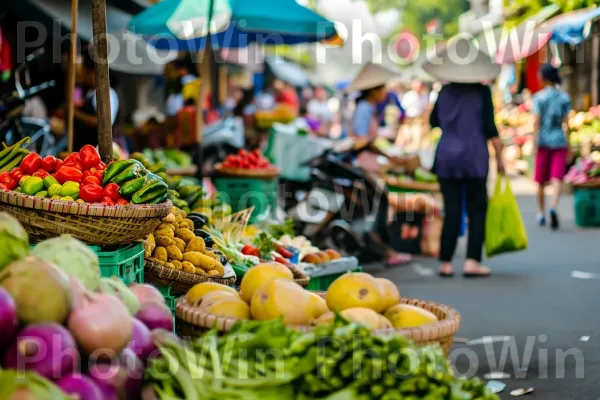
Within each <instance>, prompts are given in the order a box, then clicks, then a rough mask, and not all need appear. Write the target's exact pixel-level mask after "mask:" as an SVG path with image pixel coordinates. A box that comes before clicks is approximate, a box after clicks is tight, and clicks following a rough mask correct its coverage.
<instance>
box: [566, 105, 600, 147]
mask: <svg viewBox="0 0 600 400" xmlns="http://www.w3.org/2000/svg"><path fill="white" fill-rule="evenodd" d="M567 123H568V125H569V131H570V133H569V141H570V144H571V146H573V147H578V146H580V145H582V144H587V143H591V144H593V145H594V146H600V107H599V106H596V107H591V108H590V109H589V110H588V111H587V112H578V113H572V114H571V115H570V117H569V119H568V121H567Z"/></svg>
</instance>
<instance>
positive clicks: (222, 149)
mask: <svg viewBox="0 0 600 400" xmlns="http://www.w3.org/2000/svg"><path fill="white" fill-rule="evenodd" d="M245 144H246V139H245V136H244V123H243V121H242V120H241V118H234V117H228V118H226V119H224V120H222V121H219V122H216V123H214V124H211V125H208V126H206V127H205V128H204V129H203V131H202V169H203V171H204V176H210V175H211V173H212V172H213V171H212V169H213V168H214V166H215V165H217V164H218V163H219V162H222V161H223V160H225V158H227V156H228V155H230V154H234V153H237V152H238V151H239V150H240V149H243V148H244V146H245Z"/></svg>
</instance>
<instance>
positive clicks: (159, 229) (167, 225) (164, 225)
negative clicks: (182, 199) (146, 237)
mask: <svg viewBox="0 0 600 400" xmlns="http://www.w3.org/2000/svg"><path fill="white" fill-rule="evenodd" d="M165 229H169V230H171V231H173V232H175V227H174V226H173V225H172V224H164V223H163V224H160V225H159V226H158V228H156V230H158V231H162V230H165Z"/></svg>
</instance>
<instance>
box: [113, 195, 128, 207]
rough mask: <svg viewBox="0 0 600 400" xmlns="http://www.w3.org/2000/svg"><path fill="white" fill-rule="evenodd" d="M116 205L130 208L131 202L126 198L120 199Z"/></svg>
mask: <svg viewBox="0 0 600 400" xmlns="http://www.w3.org/2000/svg"><path fill="white" fill-rule="evenodd" d="M115 204H116V205H118V206H128V205H129V202H128V201H127V200H125V199H124V198H122V197H120V198H119V200H117V201H116V202H115Z"/></svg>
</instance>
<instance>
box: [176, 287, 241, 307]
mask: <svg viewBox="0 0 600 400" xmlns="http://www.w3.org/2000/svg"><path fill="white" fill-rule="evenodd" d="M210 292H229V293H231V294H234V295H236V296H239V295H238V292H237V291H236V290H235V289H234V288H230V287H229V286H225V285H221V284H220V283H215V282H202V283H199V284H197V285H195V286H194V287H192V288H191V289H190V290H189V291H188V292H187V294H186V295H185V300H186V301H187V303H188V304H198V302H199V301H200V299H201V298H202V297H204V296H205V295H206V294H207V293H210Z"/></svg>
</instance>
